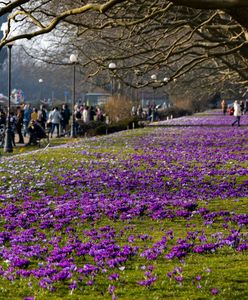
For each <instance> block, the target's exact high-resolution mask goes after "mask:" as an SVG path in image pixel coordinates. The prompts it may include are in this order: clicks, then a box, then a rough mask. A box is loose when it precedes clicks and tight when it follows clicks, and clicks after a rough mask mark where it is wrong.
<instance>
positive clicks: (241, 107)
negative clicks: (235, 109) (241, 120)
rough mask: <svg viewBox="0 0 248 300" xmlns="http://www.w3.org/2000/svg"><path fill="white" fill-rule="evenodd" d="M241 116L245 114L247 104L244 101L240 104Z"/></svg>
mask: <svg viewBox="0 0 248 300" xmlns="http://www.w3.org/2000/svg"><path fill="white" fill-rule="evenodd" d="M240 109H241V115H244V114H245V102H244V101H243V100H242V101H241V102H240Z"/></svg>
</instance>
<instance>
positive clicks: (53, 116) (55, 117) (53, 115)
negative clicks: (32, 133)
mask: <svg viewBox="0 0 248 300" xmlns="http://www.w3.org/2000/svg"><path fill="white" fill-rule="evenodd" d="M49 119H50V120H51V123H52V128H51V138H52V137H53V132H54V129H55V128H56V131H57V137H59V125H60V121H61V120H62V116H61V113H60V112H59V110H58V107H54V109H53V110H52V111H51V112H50V114H49Z"/></svg>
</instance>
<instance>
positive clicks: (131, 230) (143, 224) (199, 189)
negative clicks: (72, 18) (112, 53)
mask: <svg viewBox="0 0 248 300" xmlns="http://www.w3.org/2000/svg"><path fill="white" fill-rule="evenodd" d="M226 117H227V116H225V117H224V116H222V115H220V114H219V115H218V117H217V118H216V116H214V117H212V116H211V117H208V116H201V117H200V118H199V119H200V120H201V122H206V123H207V121H206V119H209V118H210V119H211V120H212V118H213V119H214V118H215V120H217V124H219V125H221V124H222V125H225V124H226V123H225V122H227V121H226ZM204 118H205V121H204ZM228 118H229V116H228ZM193 119H194V117H193ZM188 120H190V118H189V117H188ZM232 120H233V118H232ZM247 120H248V116H243V117H242V120H241V124H242V121H243V124H245V122H247ZM177 122H179V121H177ZM192 122H193V121H192ZM206 123H205V124H206ZM247 123H248V122H247ZM182 125H185V124H183V123H182ZM194 125H197V122H196V120H194ZM213 125H214V124H213ZM0 174H1V176H0V183H1V184H0V200H1V202H0V215H1V218H0V222H1V223H0V226H1V227H0V299H26V300H28V299H29V300H32V299H42V300H43V299H165V298H167V299H245V298H246V297H247V290H248V282H247V273H248V264H247V250H248V241H247V239H248V233H247V224H248V214H247V202H248V126H241V127H240V128H237V127H231V126H216V127H215V126H210V127H208V126H200V127H198V126H188V127H183V126H182V127H164V128H163V127H159V128H145V129H137V130H129V131H125V132H119V133H117V134H113V135H109V136H103V137H94V138H89V139H81V140H78V141H76V142H75V143H73V144H72V143H70V144H67V145H63V146H58V147H54V148H48V149H46V150H39V151H36V152H32V153H25V154H23V155H17V156H12V157H2V158H1V161H0Z"/></svg>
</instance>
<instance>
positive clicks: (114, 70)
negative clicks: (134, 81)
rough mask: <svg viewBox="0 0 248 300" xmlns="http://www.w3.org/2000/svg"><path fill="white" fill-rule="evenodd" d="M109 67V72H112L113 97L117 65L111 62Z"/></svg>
mask: <svg viewBox="0 0 248 300" xmlns="http://www.w3.org/2000/svg"><path fill="white" fill-rule="evenodd" d="M108 67H109V70H110V71H111V95H112V96H113V94H114V77H115V72H116V64H115V63H114V62H111V63H110V64H109V66H108Z"/></svg>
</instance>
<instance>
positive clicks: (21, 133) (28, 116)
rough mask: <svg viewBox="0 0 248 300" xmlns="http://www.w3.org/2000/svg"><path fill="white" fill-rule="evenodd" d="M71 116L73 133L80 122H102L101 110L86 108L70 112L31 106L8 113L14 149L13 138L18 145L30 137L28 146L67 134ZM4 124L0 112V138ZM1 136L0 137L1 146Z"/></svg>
mask: <svg viewBox="0 0 248 300" xmlns="http://www.w3.org/2000/svg"><path fill="white" fill-rule="evenodd" d="M72 116H73V117H74V118H75V119H74V120H75V122H74V124H75V132H76V133H77V130H78V127H79V123H80V121H81V122H84V123H88V122H90V121H93V120H96V121H97V120H99V121H102V120H103V113H102V110H101V109H100V107H98V106H96V107H93V106H91V107H89V106H87V105H76V106H75V107H74V111H73V113H72V112H71V110H70V109H69V107H68V105H67V104H63V105H62V106H61V107H57V106H55V107H53V108H52V109H51V110H50V111H49V110H48V109H46V107H45V106H44V105H40V107H39V109H37V107H32V106H31V105H30V104H24V105H22V106H18V107H16V109H15V112H13V111H12V112H11V113H10V128H11V139H12V143H13V146H15V145H16V142H15V135H16V134H17V136H18V141H17V143H18V144H24V138H25V137H29V141H28V143H27V145H32V144H33V145H36V144H37V143H38V140H39V139H42V138H49V137H50V138H52V137H53V136H54V135H55V134H56V137H60V136H66V135H68V136H69V135H70V134H71V132H70V120H71V118H72ZM6 125H7V114H6V112H5V111H4V110H3V109H1V110H0V135H1V132H2V133H3V132H4V130H1V128H5V127H6ZM3 137H4V134H3V136H2V139H1V136H0V139H1V140H2V146H3Z"/></svg>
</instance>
